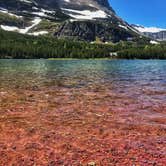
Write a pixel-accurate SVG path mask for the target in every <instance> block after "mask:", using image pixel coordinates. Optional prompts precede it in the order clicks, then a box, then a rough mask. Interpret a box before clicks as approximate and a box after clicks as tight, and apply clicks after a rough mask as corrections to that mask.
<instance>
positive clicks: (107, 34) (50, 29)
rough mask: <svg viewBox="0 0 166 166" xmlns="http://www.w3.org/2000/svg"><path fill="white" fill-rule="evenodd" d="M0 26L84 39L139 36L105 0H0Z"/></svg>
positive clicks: (115, 38) (26, 31)
mask: <svg viewBox="0 0 166 166" xmlns="http://www.w3.org/2000/svg"><path fill="white" fill-rule="evenodd" d="M4 16H5V17H6V18H7V19H3V18H4ZM0 26H1V29H3V30H7V31H17V32H20V33H27V34H31V35H46V34H49V35H53V36H55V37H58V38H71V39H78V40H86V41H94V40H95V39H96V38H100V39H101V40H103V41H113V42H118V41H120V40H128V39H131V38H134V37H136V36H137V37H138V32H137V31H136V30H135V29H134V28H133V27H132V26H130V25H129V24H128V23H127V22H125V21H123V20H122V19H121V18H119V17H118V16H117V15H116V12H115V11H114V10H113V9H112V7H111V6H110V5H109V2H108V0H87V1H84V0H48V1H44V0H8V1H5V0H1V2H0Z"/></svg>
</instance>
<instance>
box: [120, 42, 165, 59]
mask: <svg viewBox="0 0 166 166" xmlns="http://www.w3.org/2000/svg"><path fill="white" fill-rule="evenodd" d="M117 58H120V59H166V44H158V45H145V46H141V47H133V48H129V49H124V50H121V51H118V56H117Z"/></svg>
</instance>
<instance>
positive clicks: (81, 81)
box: [0, 60, 166, 91]
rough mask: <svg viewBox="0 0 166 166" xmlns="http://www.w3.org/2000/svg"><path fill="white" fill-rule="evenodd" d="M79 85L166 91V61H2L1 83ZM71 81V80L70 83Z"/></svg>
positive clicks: (6, 85) (6, 84)
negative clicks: (146, 88) (145, 88)
mask: <svg viewBox="0 0 166 166" xmlns="http://www.w3.org/2000/svg"><path fill="white" fill-rule="evenodd" d="M70 81H71V82H75V87H82V86H88V85H93V84H98V85H100V84H101V86H103V85H104V84H106V86H109V85H110V86H113V87H114V88H132V87H133V86H134V87H136V86H137V88H140V87H143V86H144V87H148V88H152V89H157V90H159V91H160V90H161V91H165V86H166V61H160V60H145V61H144V60H113V61H112V60H62V61H59V60H58V61H56V60H0V82H1V83H0V86H1V87H3V86H5V87H13V86H15V85H17V84H19V85H22V86H24V85H30V86H31V85H34V84H35V85H40V86H47V83H50V84H49V85H50V86H55V85H57V84H58V83H59V82H61V86H63V85H64V86H65V85H66V86H67V85H70ZM66 82H68V83H66Z"/></svg>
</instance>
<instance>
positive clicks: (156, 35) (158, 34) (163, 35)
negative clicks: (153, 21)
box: [132, 25, 166, 41]
mask: <svg viewBox="0 0 166 166" xmlns="http://www.w3.org/2000/svg"><path fill="white" fill-rule="evenodd" d="M132 26H133V28H135V29H136V30H138V31H139V32H140V33H142V34H144V35H145V36H147V37H150V38H152V39H153V40H158V41H166V29H162V28H156V27H143V26H140V25H132Z"/></svg>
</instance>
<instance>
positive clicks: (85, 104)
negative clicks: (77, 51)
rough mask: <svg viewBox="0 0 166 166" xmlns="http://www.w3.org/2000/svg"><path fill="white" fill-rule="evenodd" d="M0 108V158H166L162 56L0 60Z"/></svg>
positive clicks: (122, 160)
mask: <svg viewBox="0 0 166 166" xmlns="http://www.w3.org/2000/svg"><path fill="white" fill-rule="evenodd" d="M0 112H1V114H0V125H1V126H0V128H1V132H0V151H1V154H2V155H3V156H4V157H2V159H1V163H2V164H4V163H8V164H15V163H19V164H20V165H22V164H26V165H27V164H30V165H31V164H32V165H33V164H39V165H42V164H43V165H48V164H50V163H54V165H63V164H67V165H70V164H72V165H78V163H79V164H80V163H81V164H87V163H88V162H91V161H93V162H95V163H97V164H99V165H102V164H103V165H105V164H110V165H111V164H112V165H115V164H116V163H117V164H128V165H130V164H131V165H132V164H143V165H146V164H147V165H150V164H154V163H156V164H159V165H161V164H165V162H166V160H165V151H166V149H165V146H164V145H165V143H166V137H165V136H166V61H160V60H62V61H59V60H58V61H56V60H55V61H54V60H0ZM13 129H14V130H13ZM31 130H32V131H31ZM11 131H12V132H11ZM4 138H5V139H4ZM43 140H44V141H43ZM71 140H72V142H71ZM20 142H21V144H20ZM85 142H86V143H85ZM27 144H28V145H27ZM29 144H30V150H29ZM13 146H14V147H16V149H14V150H12V147H13ZM27 146H28V148H27ZM2 147H3V148H4V147H5V148H4V149H3V148H2ZM46 147H47V148H46ZM140 147H142V148H141V150H138V149H140ZM156 147H157V149H156ZM39 149H40V150H39ZM21 153H22V154H21ZM50 153H52V156H50ZM46 156H47V157H46ZM133 158H134V159H133ZM148 158H149V159H148ZM31 159H33V161H31ZM5 161H6V162H5ZM151 162H152V163H151ZM1 163H0V164H1Z"/></svg>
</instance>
